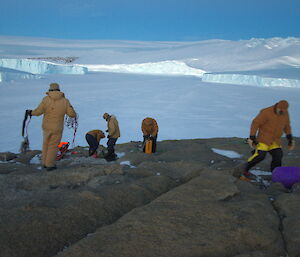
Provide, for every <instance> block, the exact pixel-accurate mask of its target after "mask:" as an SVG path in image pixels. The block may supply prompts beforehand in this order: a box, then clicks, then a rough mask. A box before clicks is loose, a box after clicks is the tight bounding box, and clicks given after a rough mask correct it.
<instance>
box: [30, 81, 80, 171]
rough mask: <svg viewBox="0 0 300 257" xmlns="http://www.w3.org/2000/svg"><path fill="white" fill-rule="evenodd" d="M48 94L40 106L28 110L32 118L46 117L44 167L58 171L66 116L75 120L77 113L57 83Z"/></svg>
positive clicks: (53, 84)
mask: <svg viewBox="0 0 300 257" xmlns="http://www.w3.org/2000/svg"><path fill="white" fill-rule="evenodd" d="M46 94H47V96H45V97H44V98H43V100H42V101H41V103H40V104H39V106H38V107H37V108H36V109H34V110H28V113H29V115H30V116H40V115H42V114H43V115H44V117H43V124H42V128H43V138H44V139H43V150H42V165H43V167H44V168H46V169H47V171H50V170H54V169H56V165H55V161H56V155H57V151H58V147H57V145H58V144H59V142H60V140H61V137H62V132H63V129H64V117H65V114H67V115H68V116H70V117H71V118H75V117H76V112H75V110H74V108H73V107H72V105H71V104H70V102H69V100H68V99H67V98H65V95H64V93H63V92H60V89H59V85H58V84H57V83H51V84H50V88H49V91H48V92H47V93H46Z"/></svg>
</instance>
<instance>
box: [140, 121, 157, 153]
mask: <svg viewBox="0 0 300 257" xmlns="http://www.w3.org/2000/svg"><path fill="white" fill-rule="evenodd" d="M142 132H143V138H144V141H143V145H144V148H143V152H145V141H146V139H151V140H152V153H155V152H156V141H157V135H158V125H157V122H156V120H155V119H153V118H149V117H147V118H145V119H143V121H142Z"/></svg>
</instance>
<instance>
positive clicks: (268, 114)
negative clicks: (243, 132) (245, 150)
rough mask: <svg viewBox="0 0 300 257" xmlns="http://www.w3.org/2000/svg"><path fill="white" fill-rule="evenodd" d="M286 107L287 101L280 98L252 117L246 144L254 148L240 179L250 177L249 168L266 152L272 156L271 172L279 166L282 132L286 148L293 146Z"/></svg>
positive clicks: (260, 159)
mask: <svg viewBox="0 0 300 257" xmlns="http://www.w3.org/2000/svg"><path fill="white" fill-rule="evenodd" d="M288 107H289V103H288V102H287V101H286V100H281V101H279V102H278V103H276V104H275V105H272V106H270V107H267V108H265V109H262V110H261V111H260V113H259V114H258V115H257V116H256V117H255V118H254V119H253V121H252V124H251V128H250V137H249V139H248V144H249V146H250V147H251V148H254V149H255V150H254V151H253V155H252V156H251V157H250V158H249V159H248V162H247V163H246V165H245V170H244V172H243V175H242V177H241V178H242V179H243V178H245V180H246V179H247V178H249V177H250V175H251V174H250V173H249V170H250V169H251V168H252V167H253V166H255V165H256V164H258V163H259V162H261V161H262V160H264V159H265V157H266V154H267V153H269V154H270V155H271V156H272V161H271V172H272V171H273V170H274V169H275V168H276V167H280V166H281V163H282V157H283V153H282V146H281V139H280V138H281V136H282V134H283V132H284V133H285V134H286V138H287V140H288V149H289V150H293V149H294V148H295V141H294V140H293V136H292V130H291V125H290V118H289V113H288Z"/></svg>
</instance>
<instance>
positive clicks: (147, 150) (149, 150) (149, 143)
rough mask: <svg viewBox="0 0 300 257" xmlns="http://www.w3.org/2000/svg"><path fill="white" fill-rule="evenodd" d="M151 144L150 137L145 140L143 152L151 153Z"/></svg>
mask: <svg viewBox="0 0 300 257" xmlns="http://www.w3.org/2000/svg"><path fill="white" fill-rule="evenodd" d="M152 144H153V141H152V139H151V138H148V139H146V140H145V153H147V154H151V153H152Z"/></svg>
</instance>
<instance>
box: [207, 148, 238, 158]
mask: <svg viewBox="0 0 300 257" xmlns="http://www.w3.org/2000/svg"><path fill="white" fill-rule="evenodd" d="M211 150H212V151H214V152H215V153H217V154H220V155H223V156H226V157H228V158H232V159H234V158H241V157H242V155H241V154H239V153H237V152H235V151H231V150H222V149H217V148H212V149H211Z"/></svg>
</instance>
